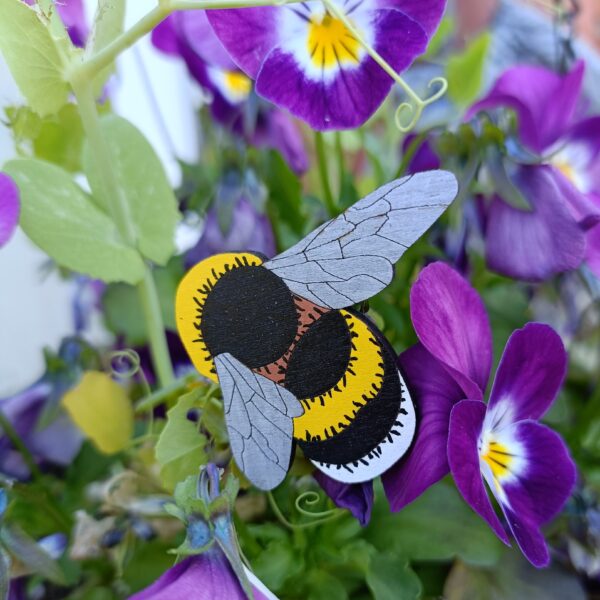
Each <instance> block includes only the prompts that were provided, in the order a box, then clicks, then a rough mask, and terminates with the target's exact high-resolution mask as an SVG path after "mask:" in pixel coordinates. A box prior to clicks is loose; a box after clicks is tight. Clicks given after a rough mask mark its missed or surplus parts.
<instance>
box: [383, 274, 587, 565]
mask: <svg viewBox="0 0 600 600" xmlns="http://www.w3.org/2000/svg"><path fill="white" fill-rule="evenodd" d="M411 316H412V320H413V324H414V327H415V331H416V333H417V335H418V337H419V341H420V344H418V345H417V346H415V347H413V348H411V349H409V350H408V351H407V352H405V353H403V354H402V356H401V357H400V365H401V367H402V368H403V369H404V371H405V372H406V375H407V378H408V381H409V382H410V385H411V387H412V389H413V392H414V394H415V397H416V401H417V402H418V405H419V407H420V409H421V422H420V424H419V427H418V430H417V434H416V440H415V445H414V448H413V451H412V452H411V454H410V455H409V456H408V457H407V458H406V459H405V460H404V461H401V462H400V463H399V464H398V465H396V466H395V467H394V468H392V469H391V470H390V471H389V472H388V473H386V474H385V475H384V478H383V480H384V486H385V490H386V493H387V495H388V499H389V500H390V504H391V506H392V508H393V509H394V510H398V509H399V508H401V507H402V506H404V505H405V504H407V503H409V502H411V501H412V500H414V499H415V498H416V497H418V496H419V495H420V494H421V493H422V492H423V491H424V490H425V489H427V487H429V486H430V485H431V484H433V483H435V482H436V481H438V480H439V479H441V478H442V477H443V476H444V475H446V474H447V473H448V470H450V471H451V472H452V474H453V476H454V479H455V481H456V484H457V487H458V489H459V491H460V492H461V494H462V495H463V497H464V498H465V500H466V501H467V502H468V503H469V504H470V505H471V507H472V508H473V509H474V510H475V511H476V512H477V513H478V514H479V515H481V516H482V517H483V518H484V519H485V520H486V521H487V522H488V523H489V525H490V526H491V527H492V529H493V530H494V532H495V533H496V535H498V537H499V538H500V539H501V540H503V541H504V542H505V543H507V544H508V543H509V540H508V535H507V532H506V530H505V528H504V526H503V524H502V522H501V521H500V520H499V518H498V517H497V516H496V513H495V512H494V509H493V507H492V504H491V502H490V500H489V498H488V494H487V492H486V489H485V483H487V484H488V486H489V488H490V490H491V492H492V494H493V495H494V497H495V498H496V500H497V501H498V503H499V505H500V507H501V508H502V511H503V513H504V515H505V517H506V522H507V524H508V528H509V530H510V532H512V534H513V536H514V537H515V539H516V540H517V543H518V544H519V546H520V548H521V549H522V551H523V553H524V554H525V556H526V557H527V558H528V559H529V560H530V561H531V563H532V564H534V565H535V566H544V565H546V564H547V563H548V561H549V556H548V550H547V547H546V543H545V541H544V538H543V536H542V534H541V533H540V526H541V525H543V524H544V523H546V522H547V521H549V520H550V519H552V518H553V517H554V516H556V514H557V513H558V512H559V511H560V510H561V509H562V507H563V505H564V504H565V502H566V500H567V499H568V497H569V495H570V493H571V491H572V489H573V486H574V484H575V477H576V471H575V465H574V463H573V461H572V460H571V458H570V456H569V453H568V450H567V448H566V446H565V444H564V442H563V441H562V439H561V438H560V437H559V436H558V435H557V434H556V433H554V432H553V431H551V430H550V429H548V428H547V427H545V426H543V425H541V424H539V423H538V422H537V421H538V419H540V418H541V417H542V416H543V414H544V413H545V412H546V411H547V410H548V408H549V407H550V405H551V404H552V402H553V401H554V399H555V397H556V395H557V393H558V390H559V388H560V386H561V384H562V381H563V379H564V375H565V371H566V361H567V357H566V353H565V350H564V347H563V344H562V342H561V340H560V337H559V336H558V335H557V334H556V332H554V330H553V329H551V328H550V327H548V326H547V325H541V324H538V323H530V324H528V325H526V326H525V327H524V328H523V329H520V330H518V331H516V332H514V333H513V334H512V336H511V338H510V339H509V341H508V343H507V345H506V348H505V350H504V354H503V356H502V359H501V361H500V365H499V367H498V371H497V373H496V377H495V380H494V384H493V387H492V391H491V394H490V400H489V402H488V404H486V403H485V402H483V395H484V392H485V389H486V387H487V384H488V379H489V376H490V371H491V365H492V344H491V330H490V325H489V321H488V318H487V314H486V312H485V308H484V306H483V303H482V302H481V299H480V298H479V297H478V295H477V293H476V292H475V290H474V289H473V288H471V286H470V285H469V284H468V283H467V282H466V281H465V280H464V279H463V278H462V277H461V276H460V275H458V273H456V272H455V271H453V270H452V269H451V268H450V267H448V266H446V265H444V264H442V263H434V264H432V265H430V266H429V267H427V268H426V269H424V270H423V272H422V273H421V275H420V277H419V279H418V281H417V282H416V283H415V285H414V286H413V289H412V291H411Z"/></svg>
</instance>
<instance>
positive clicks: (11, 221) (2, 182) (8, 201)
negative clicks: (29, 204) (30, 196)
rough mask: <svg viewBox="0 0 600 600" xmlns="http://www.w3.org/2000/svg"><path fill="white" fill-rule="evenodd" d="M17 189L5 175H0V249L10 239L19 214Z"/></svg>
mask: <svg viewBox="0 0 600 600" xmlns="http://www.w3.org/2000/svg"><path fill="white" fill-rule="evenodd" d="M20 210H21V209H20V203H19V188H17V185H16V183H15V182H14V181H13V180H12V179H11V178H10V177H9V176H8V175H6V174H5V173H0V248H1V247H2V246H4V244H6V243H7V242H8V240H10V238H11V237H12V235H13V233H14V231H15V229H16V227H17V223H18V222H19V213H20Z"/></svg>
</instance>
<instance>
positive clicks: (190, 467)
mask: <svg viewBox="0 0 600 600" xmlns="http://www.w3.org/2000/svg"><path fill="white" fill-rule="evenodd" d="M204 393H205V392H204V391H203V390H202V389H201V388H198V389H196V390H193V391H192V392H189V393H188V394H186V395H185V396H182V397H181V398H180V399H179V401H178V402H177V404H176V405H175V406H174V407H173V408H172V409H171V410H169V412H168V413H167V424H166V425H165V428H164V429H163V431H162V433H161V434H160V437H159V439H158V442H157V444H156V460H157V461H158V463H159V465H160V467H161V468H160V475H161V479H162V481H163V483H164V485H165V486H166V487H167V488H169V489H174V488H175V486H176V485H177V483H178V482H180V481H183V480H184V479H185V478H186V477H188V476H190V475H198V473H199V469H200V465H202V464H206V459H207V455H206V452H205V446H206V444H207V439H206V436H204V435H203V434H201V433H200V432H199V431H198V424H197V423H194V422H193V421H191V420H190V419H189V418H188V413H189V411H191V410H193V409H197V408H198V407H199V406H200V399H201V398H202V396H203V395H204Z"/></svg>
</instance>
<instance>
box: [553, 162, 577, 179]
mask: <svg viewBox="0 0 600 600" xmlns="http://www.w3.org/2000/svg"><path fill="white" fill-rule="evenodd" d="M554 166H555V167H556V168H557V169H558V170H559V171H560V172H561V173H562V174H563V175H564V176H565V177H566V178H567V179H568V180H569V181H570V182H571V183H575V184H576V183H577V171H576V170H575V169H574V167H573V165H571V164H570V163H569V162H567V161H566V160H559V161H556V162H555V163H554Z"/></svg>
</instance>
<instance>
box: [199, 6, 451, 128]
mask: <svg viewBox="0 0 600 600" xmlns="http://www.w3.org/2000/svg"><path fill="white" fill-rule="evenodd" d="M334 2H335V4H336V7H337V8H338V9H339V10H340V11H342V12H343V13H344V14H345V16H346V17H348V18H349V19H350V20H351V22H352V24H353V25H354V27H356V28H357V29H358V30H359V31H360V33H361V35H362V37H363V38H364V39H365V40H366V41H367V42H368V43H369V44H370V45H371V46H372V47H373V48H374V49H375V50H376V51H377V52H378V53H379V54H380V55H381V56H382V57H383V58H384V59H385V60H386V61H387V62H388V64H389V65H390V66H391V67H392V68H393V69H394V70H396V71H397V72H400V71H403V70H405V69H407V68H408V67H409V66H410V65H411V64H412V62H413V61H414V60H415V58H416V57H417V56H419V55H420V54H422V53H423V52H424V51H425V49H426V47H427V43H428V41H429V37H430V36H431V35H432V34H433V32H434V31H435V29H436V28H437V25H438V23H439V21H440V19H441V17H442V13H443V11H444V8H445V4H446V3H445V0H358V1H357V2H351V3H349V2H346V3H341V2H339V1H337V0H334ZM208 19H209V21H210V23H211V24H212V26H213V27H214V29H215V32H216V34H217V36H218V37H219V39H220V40H221V42H223V45H224V46H225V48H226V49H227V50H228V52H229V53H230V54H231V56H232V58H233V60H234V61H235V62H236V63H237V64H238V65H239V66H240V67H241V68H242V69H243V71H244V72H245V73H246V74H247V75H248V76H250V77H252V79H255V80H256V90H257V92H258V94H259V95H261V96H263V97H264V98H266V99H267V100H270V101H271V102H273V103H275V104H277V105H278V106H282V107H284V108H286V109H288V110H289V111H290V112H291V113H292V114H293V115H295V116H297V117H299V118H301V119H303V120H304V121H306V122H307V123H309V125H311V127H313V128H314V129H319V130H325V129H345V128H352V127H358V126H360V125H362V124H363V123H364V122H365V121H366V120H367V119H368V118H369V117H370V116H371V115H372V114H373V113H374V112H375V111H376V110H377V108H378V107H379V106H380V104H381V103H382V102H383V100H384V99H385V97H386V96H387V94H388V93H389V91H390V89H391V88H392V84H393V80H392V78H391V77H390V76H389V75H388V74H387V73H386V72H385V71H384V70H383V69H382V68H381V67H380V66H379V65H378V64H377V63H376V62H375V61H374V60H373V59H372V58H371V57H370V56H369V54H368V52H367V51H366V49H365V48H364V47H363V45H362V44H361V42H360V41H359V40H358V39H356V37H355V36H354V35H353V34H352V33H351V32H350V30H349V29H348V28H347V27H346V25H345V24H344V23H343V21H342V20H341V19H339V18H338V17H336V16H334V15H332V14H330V12H329V11H328V10H327V9H326V7H325V6H324V5H323V4H322V3H321V2H305V3H301V4H294V5H290V6H271V7H262V8H244V9H229V10H214V11H210V12H209V13H208Z"/></svg>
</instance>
